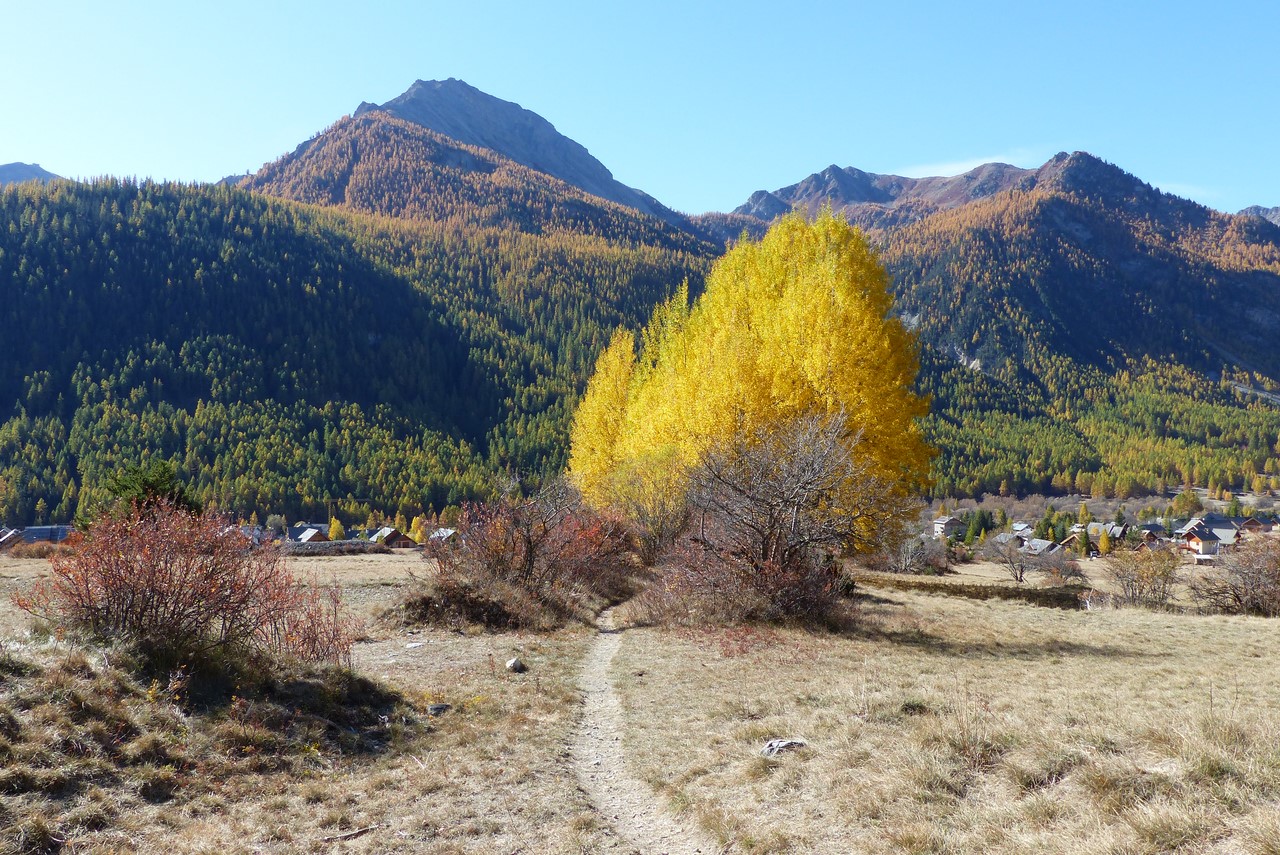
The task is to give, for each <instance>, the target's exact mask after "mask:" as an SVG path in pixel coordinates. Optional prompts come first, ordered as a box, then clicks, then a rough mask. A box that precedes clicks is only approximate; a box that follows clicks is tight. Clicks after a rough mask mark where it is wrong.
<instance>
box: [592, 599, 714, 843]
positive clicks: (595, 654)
mask: <svg viewBox="0 0 1280 855" xmlns="http://www.w3.org/2000/svg"><path fill="white" fill-rule="evenodd" d="M621 644H622V633H621V631H620V630H618V629H616V628H615V627H614V624H613V615H612V610H609V611H606V612H605V613H604V614H602V615H601V617H600V634H599V636H598V637H597V638H596V640H595V642H594V643H593V644H592V646H591V648H590V650H588V651H587V654H586V656H585V658H584V660H583V668H582V675H581V678H580V685H581V687H582V691H583V693H584V695H585V698H584V707H583V713H582V721H581V722H580V724H579V725H578V730H577V732H576V733H575V734H574V737H573V742H572V743H571V746H570V753H571V755H572V757H573V763H574V767H575V769H576V771H577V775H578V780H579V781H580V782H581V784H582V788H583V789H584V790H585V791H586V793H587V795H588V796H589V797H590V799H591V803H592V804H593V805H594V806H595V808H596V810H598V811H599V812H600V813H601V814H602V815H603V816H604V819H605V821H606V822H608V823H609V825H610V826H611V828H612V830H613V831H614V832H615V833H616V834H617V835H618V836H619V837H621V838H622V839H623V840H625V841H626V842H627V843H628V844H629V845H631V846H633V847H635V848H636V849H638V850H639V851H640V852H643V853H672V855H674V853H698V852H703V853H709V852H716V851H719V848H720V847H719V846H718V845H716V844H715V842H714V841H712V840H710V839H708V838H707V837H706V835H705V834H703V833H702V832H701V831H700V830H699V829H696V828H692V827H687V826H685V825H684V824H682V823H681V822H680V821H679V820H678V818H677V817H675V816H673V815H672V813H671V812H670V811H669V810H667V808H666V807H665V805H664V804H663V802H662V800H661V799H660V797H659V796H658V795H657V794H656V793H655V792H654V791H653V789H652V788H650V787H649V786H648V785H647V784H645V783H644V782H642V781H640V780H639V779H637V778H636V777H635V776H634V775H633V774H632V773H631V772H630V770H629V768H628V766H627V759H626V751H625V750H624V748H623V744H622V733H623V717H622V706H621V704H620V703H619V701H618V696H617V694H616V693H615V692H614V690H613V684H612V683H611V681H610V678H609V666H610V664H611V663H612V662H613V658H614V656H615V655H616V654H617V652H618V648H619V647H620V646H621Z"/></svg>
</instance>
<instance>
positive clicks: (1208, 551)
mask: <svg viewBox="0 0 1280 855" xmlns="http://www.w3.org/2000/svg"><path fill="white" fill-rule="evenodd" d="M1237 534H1238V532H1237V531H1236V529H1234V528H1233V529H1231V537H1232V542H1233V543H1234V542H1235V536H1236V535H1237ZM1173 535H1174V538H1175V539H1176V540H1177V541H1178V545H1179V548H1180V549H1183V550H1185V551H1187V552H1192V553H1194V554H1196V555H1217V554H1218V550H1219V548H1220V547H1221V545H1222V539H1221V538H1219V537H1218V535H1217V533H1216V532H1214V531H1213V530H1212V529H1210V528H1209V526H1207V525H1205V523H1204V520H1202V519H1199V518H1197V519H1193V520H1191V521H1189V522H1188V523H1187V524H1186V525H1184V526H1181V527H1180V528H1178V529H1177V530H1176V531H1175V532H1174V533H1173Z"/></svg>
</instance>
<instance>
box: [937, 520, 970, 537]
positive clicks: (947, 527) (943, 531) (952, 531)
mask: <svg viewBox="0 0 1280 855" xmlns="http://www.w3.org/2000/svg"><path fill="white" fill-rule="evenodd" d="M962 528H964V523H962V522H960V520H959V518H957V517H951V516H944V517H938V518H937V519H936V520H934V521H933V536H934V537H936V538H938V539H940V540H950V539H951V538H952V537H953V536H954V535H956V534H957V533H958V532H959V531H960V529H962Z"/></svg>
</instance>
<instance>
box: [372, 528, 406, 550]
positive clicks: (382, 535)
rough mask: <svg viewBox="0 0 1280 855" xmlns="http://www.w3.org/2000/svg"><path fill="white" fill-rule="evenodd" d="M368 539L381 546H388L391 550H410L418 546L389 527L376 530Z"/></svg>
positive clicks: (398, 531)
mask: <svg viewBox="0 0 1280 855" xmlns="http://www.w3.org/2000/svg"><path fill="white" fill-rule="evenodd" d="M369 539H370V540H372V541H373V542H374V543H381V544H382V545H383V546H389V547H391V548H392V549H412V548H413V547H415V546H417V545H418V542H417V541H416V540H414V539H413V538H412V537H409V535H407V534H404V533H403V532H401V531H400V529H398V528H393V527H391V526H389V525H388V526H383V527H382V528H380V529H378V530H377V531H376V532H375V533H374V534H373V536H371V537H370V538H369Z"/></svg>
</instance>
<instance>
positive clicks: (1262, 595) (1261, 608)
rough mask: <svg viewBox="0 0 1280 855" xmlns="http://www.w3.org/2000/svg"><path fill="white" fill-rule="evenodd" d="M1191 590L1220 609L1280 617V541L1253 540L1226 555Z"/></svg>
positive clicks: (1205, 601) (1197, 596) (1196, 595)
mask: <svg viewBox="0 0 1280 855" xmlns="http://www.w3.org/2000/svg"><path fill="white" fill-rule="evenodd" d="M1191 592H1192V594H1193V595H1195V597H1196V599H1198V600H1200V601H1201V602H1203V603H1205V604H1207V605H1209V606H1211V607H1213V608H1214V609H1217V610H1219V611H1223V612H1228V613H1231V614H1251V615H1262V616H1263V617H1280V541H1276V540H1271V539H1267V540H1254V541H1250V542H1248V543H1245V544H1244V545H1243V546H1241V547H1240V549H1238V550H1237V551H1235V552H1232V553H1228V554H1226V555H1223V556H1222V557H1221V559H1220V565H1219V567H1218V568H1215V569H1214V570H1210V571H1209V572H1208V573H1206V574H1205V576H1204V577H1203V578H1201V579H1198V580H1196V581H1195V582H1193V583H1192V584H1191Z"/></svg>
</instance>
